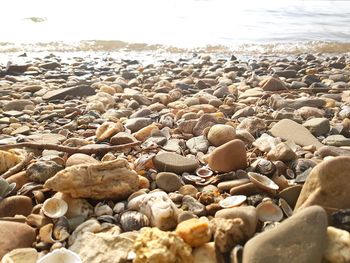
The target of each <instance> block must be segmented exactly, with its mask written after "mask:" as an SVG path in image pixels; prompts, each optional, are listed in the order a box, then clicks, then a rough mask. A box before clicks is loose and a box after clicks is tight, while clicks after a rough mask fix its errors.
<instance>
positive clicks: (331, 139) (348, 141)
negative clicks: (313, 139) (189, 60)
mask: <svg viewBox="0 0 350 263" xmlns="http://www.w3.org/2000/svg"><path fill="white" fill-rule="evenodd" d="M322 142H323V143H324V144H325V145H329V146H338V147H340V146H350V138H346V137H344V136H343V135H340V134H336V135H330V136H328V137H327V138H326V139H324V140H323V141H322Z"/></svg>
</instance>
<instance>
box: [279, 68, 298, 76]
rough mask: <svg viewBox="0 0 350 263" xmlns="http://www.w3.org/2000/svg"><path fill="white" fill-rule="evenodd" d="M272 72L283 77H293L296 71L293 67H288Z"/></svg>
mask: <svg viewBox="0 0 350 263" xmlns="http://www.w3.org/2000/svg"><path fill="white" fill-rule="evenodd" d="M274 74H276V75H278V76H279V77H284V78H295V77H296V75H297V72H296V71H295V70H293V69H289V70H288V69H286V70H276V71H275V72H274Z"/></svg>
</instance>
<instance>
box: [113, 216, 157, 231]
mask: <svg viewBox="0 0 350 263" xmlns="http://www.w3.org/2000/svg"><path fill="white" fill-rule="evenodd" d="M120 224H121V226H122V229H123V230H124V231H125V232H126V231H134V230H139V229H141V228H142V227H146V226H149V224H150V222H149V219H148V217H147V216H146V215H144V214H142V213H140V212H137V211H127V212H125V213H123V214H122V215H121V217H120Z"/></svg>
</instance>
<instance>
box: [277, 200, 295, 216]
mask: <svg viewBox="0 0 350 263" xmlns="http://www.w3.org/2000/svg"><path fill="white" fill-rule="evenodd" d="M278 205H279V206H280V207H281V209H282V211H283V212H284V214H285V215H286V216H287V217H291V216H292V215H293V209H292V208H291V207H290V205H289V204H288V203H287V201H286V200H284V199H283V198H280V200H279V201H278Z"/></svg>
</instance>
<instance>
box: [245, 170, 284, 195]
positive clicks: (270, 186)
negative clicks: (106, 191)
mask: <svg viewBox="0 0 350 263" xmlns="http://www.w3.org/2000/svg"><path fill="white" fill-rule="evenodd" d="M248 177H249V179H250V181H251V182H252V183H253V184H255V185H256V186H257V187H259V188H260V189H263V190H266V191H269V192H271V191H273V192H275V191H277V190H278V189H279V186H278V185H277V184H275V182H274V181H272V180H271V179H270V178H268V177H267V176H265V175H262V174H258V173H254V172H249V173H248Z"/></svg>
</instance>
